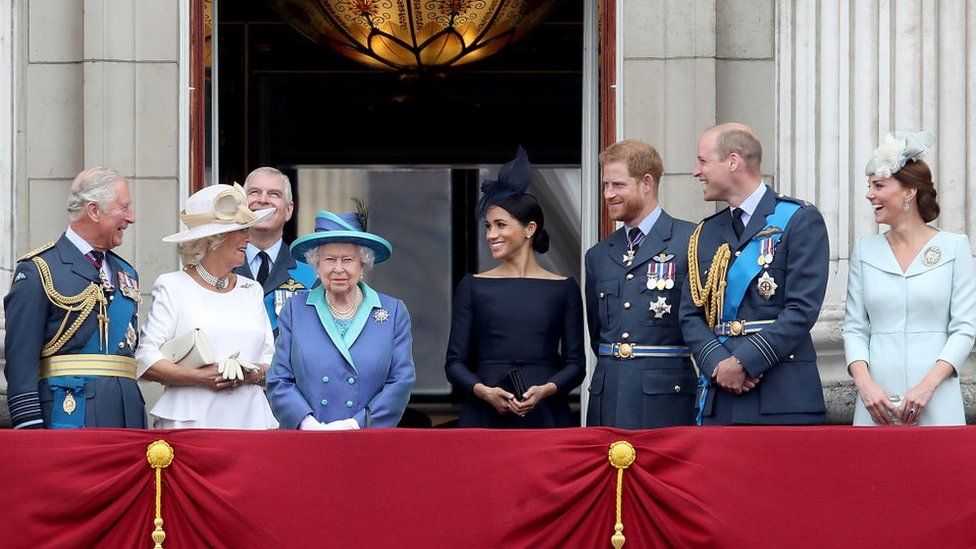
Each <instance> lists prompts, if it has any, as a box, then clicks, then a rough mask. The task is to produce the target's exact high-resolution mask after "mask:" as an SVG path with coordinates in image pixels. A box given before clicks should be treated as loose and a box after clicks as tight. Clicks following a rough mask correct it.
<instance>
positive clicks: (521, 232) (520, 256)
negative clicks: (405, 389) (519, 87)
mask: <svg viewBox="0 0 976 549" xmlns="http://www.w3.org/2000/svg"><path fill="white" fill-rule="evenodd" d="M531 178H532V171H531V166H530V165H529V162H528V159H527V158H526V156H525V151H523V150H522V149H521V148H519V152H518V156H517V157H516V159H515V160H513V161H512V162H509V163H508V164H506V165H504V166H502V168H501V170H500V171H499V174H498V181H488V182H485V183H484V184H483V185H482V192H483V193H484V196H483V197H482V199H481V201H480V202H479V204H478V211H477V215H478V218H479V219H483V220H484V222H485V227H486V229H487V235H486V238H487V240H488V245H489V246H490V247H491V254H492V257H494V258H495V259H498V260H500V261H501V264H499V265H498V266H497V267H495V268H494V269H491V270H489V271H486V272H483V273H479V274H476V275H470V274H469V275H467V276H466V277H464V279H463V280H462V281H461V284H460V285H459V286H458V289H457V293H456V295H455V298H454V309H453V316H452V322H451V337H450V341H449V342H448V348H447V363H446V365H445V368H446V370H447V378H448V380H450V382H451V383H452V384H453V385H454V386H455V387H456V388H457V389H458V390H459V391H460V392H461V394H462V396H463V398H464V402H463V405H462V409H461V418H460V421H459V426H461V427H496V428H539V427H576V426H578V425H579V419H578V417H577V416H576V415H575V414H573V413H572V411H571V410H570V407H569V400H568V398H567V397H568V395H569V392H570V391H572V390H573V389H574V388H576V387H578V386H579V385H580V384H581V383H582V382H583V376H584V374H585V359H584V351H583V305H582V300H581V298H580V289H579V285H578V284H577V283H576V281H575V280H573V279H572V278H567V277H564V276H560V275H557V274H555V273H551V272H549V271H546V270H545V269H543V268H542V267H540V266H539V263H538V261H537V260H536V256H535V254H536V253H545V252H546V251H547V250H548V249H549V236H548V234H547V233H546V231H545V229H544V228H543V225H544V223H545V219H544V216H543V213H542V208H541V207H540V206H539V202H538V201H537V200H536V198H535V197H534V196H532V195H530V194H525V189H526V188H527V187H528V184H529V182H530V181H531ZM513 370H514V371H517V372H518V373H517V374H515V373H513ZM518 376H521V379H522V380H523V381H524V388H525V392H524V393H522V394H518V391H516V386H515V385H514V383H513V379H514V378H515V377H518Z"/></svg>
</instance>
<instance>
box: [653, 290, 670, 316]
mask: <svg viewBox="0 0 976 549" xmlns="http://www.w3.org/2000/svg"><path fill="white" fill-rule="evenodd" d="M650 309H651V312H653V313H654V318H664V315H666V314H668V313H670V312H671V305H669V304H668V298H666V297H664V296H663V295H662V296H658V298H657V301H652V302H651V307H650Z"/></svg>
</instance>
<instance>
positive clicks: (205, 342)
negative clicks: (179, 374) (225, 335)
mask: <svg viewBox="0 0 976 549" xmlns="http://www.w3.org/2000/svg"><path fill="white" fill-rule="evenodd" d="M159 352H161V353H163V356H164V357H165V358H166V360H169V361H170V362H174V363H176V364H179V365H180V366H186V367H187V368H200V367H202V366H206V365H208V364H213V363H214V362H216V361H217V357H216V356H214V351H213V347H212V346H211V345H210V340H209V339H207V336H206V334H204V333H203V332H202V331H201V330H200V329H199V328H196V329H193V330H190V331H189V332H186V333H185V334H183V335H181V336H179V337H174V338H173V339H171V340H169V341H167V342H165V343H163V344H162V345H160V346H159Z"/></svg>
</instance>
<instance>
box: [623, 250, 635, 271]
mask: <svg viewBox="0 0 976 549" xmlns="http://www.w3.org/2000/svg"><path fill="white" fill-rule="evenodd" d="M624 261H626V262H627V266H628V267H630V266H631V265H633V263H634V249H633V248H631V249H629V250H627V253H625V254H624Z"/></svg>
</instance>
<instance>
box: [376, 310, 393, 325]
mask: <svg viewBox="0 0 976 549" xmlns="http://www.w3.org/2000/svg"><path fill="white" fill-rule="evenodd" d="M373 320H375V321H376V322H381V323H382V322H386V321H387V320H390V311H387V310H386V309H376V310H375V311H373Z"/></svg>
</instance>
